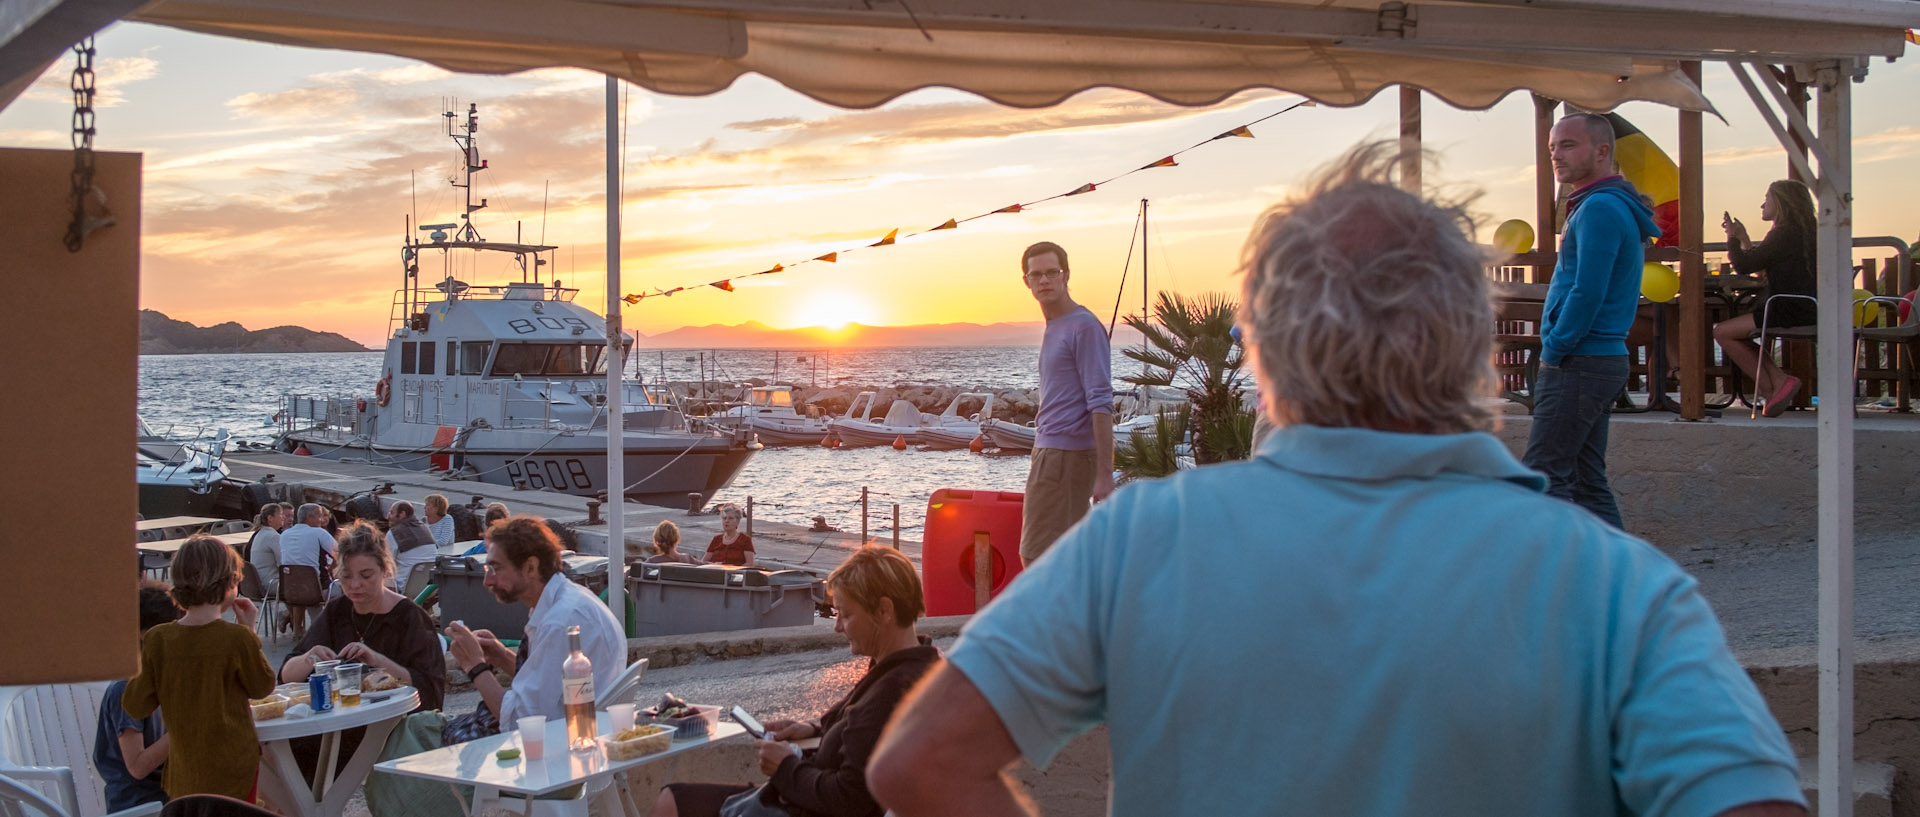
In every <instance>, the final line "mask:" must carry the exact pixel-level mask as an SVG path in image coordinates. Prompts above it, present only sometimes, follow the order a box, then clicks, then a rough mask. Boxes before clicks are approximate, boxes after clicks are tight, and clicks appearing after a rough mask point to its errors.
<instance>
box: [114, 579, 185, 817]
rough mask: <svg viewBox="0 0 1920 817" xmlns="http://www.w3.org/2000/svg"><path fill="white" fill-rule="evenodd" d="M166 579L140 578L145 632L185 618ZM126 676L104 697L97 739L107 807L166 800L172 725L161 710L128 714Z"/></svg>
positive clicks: (115, 809) (119, 807) (122, 806)
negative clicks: (164, 776)
mask: <svg viewBox="0 0 1920 817" xmlns="http://www.w3.org/2000/svg"><path fill="white" fill-rule="evenodd" d="M167 591H168V587H167V585H166V583H165V582H157V581H154V580H152V579H147V580H145V581H143V582H141V583H140V634H141V635H142V636H144V635H146V633H147V631H148V630H151V629H153V628H155V627H158V626H160V625H162V624H165V623H167V622H169V621H172V620H174V619H176V618H179V617H180V607H179V606H178V605H175V604H174V603H173V598H172V597H171V596H169V595H168V592H167ZM126 691H127V682H126V681H115V682H113V683H112V684H111V685H109V686H108V687H107V692H106V695H105V696H103V697H102V698H101V699H100V726H99V730H98V731H97V732H96V733H95V735H94V738H93V768H94V770H95V771H97V772H99V773H100V781H101V782H102V783H104V784H106V795H107V811H124V810H126V809H130V808H133V807H134V806H137V805H140V804H141V803H165V802H167V793H166V791H165V790H164V789H162V788H161V787H160V766H161V764H164V763H166V762H167V748H168V747H167V744H168V741H167V734H166V727H164V726H162V725H161V723H160V713H158V712H155V713H153V714H152V715H148V716H147V717H145V718H141V719H139V720H135V719H133V718H132V717H131V716H129V715H127V710H126V709H124V708H122V707H121V705H120V700H121V698H122V696H123V695H124V694H125V693H126Z"/></svg>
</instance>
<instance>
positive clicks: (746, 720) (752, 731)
mask: <svg viewBox="0 0 1920 817" xmlns="http://www.w3.org/2000/svg"><path fill="white" fill-rule="evenodd" d="M732 715H733V722H734V723H737V724H740V727H741V728H743V729H745V730H747V734H749V735H752V736H753V739H754V740H766V739H767V728H766V727H764V726H761V725H760V721H759V720H758V719H756V718H754V717H753V716H752V715H750V714H747V710H746V709H745V708H744V707H738V706H736V707H734V708H733V712H732Z"/></svg>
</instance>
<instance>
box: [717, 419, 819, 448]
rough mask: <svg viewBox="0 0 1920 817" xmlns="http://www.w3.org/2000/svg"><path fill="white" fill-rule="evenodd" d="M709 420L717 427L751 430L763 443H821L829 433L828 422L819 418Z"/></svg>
mask: <svg viewBox="0 0 1920 817" xmlns="http://www.w3.org/2000/svg"><path fill="white" fill-rule="evenodd" d="M709 422H710V423H711V424H712V425H713V426H714V427H716V428H727V429H745V430H750V431H752V432H753V434H754V436H755V437H756V438H758V439H759V440H760V444H761V445H819V444H820V441H821V440H824V439H826V437H827V433H828V431H827V424H826V423H824V422H820V421H818V420H813V421H808V420H801V421H797V422H784V423H783V422H765V421H762V420H755V421H754V422H753V423H752V424H748V423H743V422H738V421H733V422H723V421H718V420H709Z"/></svg>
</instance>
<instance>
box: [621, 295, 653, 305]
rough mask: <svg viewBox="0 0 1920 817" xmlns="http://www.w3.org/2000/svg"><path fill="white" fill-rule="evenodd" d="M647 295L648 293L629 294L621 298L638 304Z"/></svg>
mask: <svg viewBox="0 0 1920 817" xmlns="http://www.w3.org/2000/svg"><path fill="white" fill-rule="evenodd" d="M645 297H647V296H646V295H628V296H627V297H625V298H621V299H620V300H623V301H626V302H627V303H630V304H635V305H638V304H639V303H640V299H641V298H645Z"/></svg>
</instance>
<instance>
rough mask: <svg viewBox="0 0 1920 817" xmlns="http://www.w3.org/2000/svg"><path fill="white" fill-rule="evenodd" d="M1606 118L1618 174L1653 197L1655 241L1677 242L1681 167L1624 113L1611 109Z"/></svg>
mask: <svg viewBox="0 0 1920 817" xmlns="http://www.w3.org/2000/svg"><path fill="white" fill-rule="evenodd" d="M1607 122H1608V124H1611V125H1613V160H1614V162H1615V163H1616V164H1618V165H1620V174H1621V175H1623V176H1626V177H1627V181H1629V182H1632V183H1633V186H1634V189H1636V190H1639V191H1640V193H1641V194H1642V195H1645V196H1646V197H1647V198H1649V199H1652V202H1651V204H1652V205H1653V223H1654V224H1655V225H1657V226H1659V228H1660V240H1659V241H1658V242H1657V244H1656V245H1657V246H1661V247H1673V246H1677V245H1678V244H1679V243H1680V168H1679V167H1678V166H1676V165H1675V164H1674V163H1673V159H1672V158H1671V157H1669V156H1667V154H1666V153H1665V152H1664V151H1662V150H1660V146H1659V145H1656V144H1654V143H1653V140H1652V139H1649V138H1647V135H1646V134H1644V133H1641V132H1640V129H1639V128H1636V127H1634V126H1633V123H1631V122H1628V121H1627V120H1626V118H1625V117H1623V116H1621V115H1619V114H1617V113H1610V114H1607Z"/></svg>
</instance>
